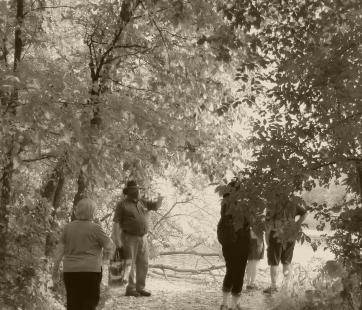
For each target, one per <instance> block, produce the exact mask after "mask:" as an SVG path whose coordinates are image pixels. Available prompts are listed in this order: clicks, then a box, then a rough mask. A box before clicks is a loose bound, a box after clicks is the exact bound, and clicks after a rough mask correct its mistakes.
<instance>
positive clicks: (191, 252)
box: [160, 250, 220, 257]
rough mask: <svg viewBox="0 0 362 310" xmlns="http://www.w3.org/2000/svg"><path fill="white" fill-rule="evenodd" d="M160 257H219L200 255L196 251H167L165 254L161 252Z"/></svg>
mask: <svg viewBox="0 0 362 310" xmlns="http://www.w3.org/2000/svg"><path fill="white" fill-rule="evenodd" d="M160 255H162V256H165V255H195V256H201V257H204V256H211V257H219V256H220V255H219V254H218V253H202V252H197V251H187V250H185V251H167V252H161V253H160Z"/></svg>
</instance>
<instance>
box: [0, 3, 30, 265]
mask: <svg viewBox="0 0 362 310" xmlns="http://www.w3.org/2000/svg"><path fill="white" fill-rule="evenodd" d="M23 17H24V0H17V1H16V26H15V39H14V41H15V42H14V43H15V44H14V45H15V50H14V73H16V70H17V68H18V66H19V63H20V60H21V53H22V49H23V42H22V39H21V36H22V26H23ZM17 104H18V90H17V89H16V88H15V89H14V90H13V93H12V94H11V95H10V98H9V102H8V107H9V109H8V111H9V112H10V113H12V114H13V115H14V116H15V114H16V106H17ZM10 139H11V141H10V143H9V149H8V151H7V153H6V163H5V166H4V169H3V172H2V176H1V180H2V182H1V190H0V194H1V199H0V266H4V264H5V262H6V254H7V232H8V225H9V212H8V206H9V204H10V198H11V191H12V188H11V182H12V176H13V168H14V159H13V155H14V146H15V136H14V135H12V136H11V137H10Z"/></svg>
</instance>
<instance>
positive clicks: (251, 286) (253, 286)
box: [246, 284, 258, 290]
mask: <svg viewBox="0 0 362 310" xmlns="http://www.w3.org/2000/svg"><path fill="white" fill-rule="evenodd" d="M246 289H247V290H257V289H258V287H257V286H256V285H255V284H248V285H247V286H246Z"/></svg>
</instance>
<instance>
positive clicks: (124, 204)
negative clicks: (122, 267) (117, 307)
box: [112, 181, 163, 297]
mask: <svg viewBox="0 0 362 310" xmlns="http://www.w3.org/2000/svg"><path fill="white" fill-rule="evenodd" d="M139 189H140V187H138V185H137V183H136V182H135V181H128V182H127V184H126V187H125V188H124V190H123V193H124V195H125V198H124V199H123V200H121V201H120V202H119V203H118V205H117V207H116V212H115V214H114V218H113V222H114V223H113V233H112V238H113V240H114V242H115V244H116V246H117V247H118V248H121V247H122V248H123V250H124V252H125V254H126V256H127V257H129V258H130V259H131V261H132V262H131V270H130V273H129V280H128V285H127V287H126V296H135V297H138V296H146V297H148V296H151V293H150V292H149V291H146V290H145V286H146V277H147V272H148V243H147V233H148V229H149V227H148V225H149V224H148V217H149V214H148V213H149V211H151V210H154V211H155V210H157V209H158V208H159V207H160V206H161V204H162V199H163V198H162V197H161V196H159V197H158V199H157V201H155V202H154V201H147V200H145V199H141V198H140V193H139Z"/></svg>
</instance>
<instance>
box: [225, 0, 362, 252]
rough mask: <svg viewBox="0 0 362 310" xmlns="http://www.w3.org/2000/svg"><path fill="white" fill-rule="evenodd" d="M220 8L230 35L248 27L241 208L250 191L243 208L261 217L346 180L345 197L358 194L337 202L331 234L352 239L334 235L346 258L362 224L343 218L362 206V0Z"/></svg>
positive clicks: (242, 71)
mask: <svg viewBox="0 0 362 310" xmlns="http://www.w3.org/2000/svg"><path fill="white" fill-rule="evenodd" d="M223 10H224V12H225V15H226V17H227V18H228V19H229V21H230V27H232V28H233V29H237V28H240V29H250V30H251V29H252V31H250V32H249V33H246V34H245V32H241V33H240V37H243V38H244V39H245V42H246V43H245V45H247V46H248V51H249V53H248V54H247V57H246V59H243V60H242V61H240V65H239V67H238V69H237V71H238V73H237V75H236V76H235V80H236V81H237V82H238V83H239V93H240V95H239V99H238V102H240V104H244V105H247V106H250V107H251V108H252V109H253V111H254V114H253V118H252V120H251V124H252V127H253V132H252V138H251V139H250V142H249V143H250V145H252V147H253V150H254V151H253V157H252V158H251V160H250V161H249V164H248V168H247V169H245V170H243V169H242V170H241V171H240V173H239V175H238V178H239V181H238V183H239V184H240V190H239V192H238V193H237V194H236V195H235V199H236V200H239V202H240V203H241V201H242V199H244V198H243V197H244V196H248V195H249V193H252V196H254V198H253V199H254V201H253V203H250V204H251V205H252V206H250V207H249V208H253V209H255V211H254V212H253V213H254V214H256V213H262V212H263V210H265V209H270V208H271V209H273V208H275V207H276V206H278V205H279V206H280V204H281V203H280V201H278V198H277V199H276V195H275V193H276V192H277V191H279V192H282V193H284V195H287V196H289V200H290V205H286V208H289V207H290V208H293V204H300V203H301V201H300V198H299V196H300V194H301V193H302V192H303V191H310V190H311V189H313V188H314V187H315V186H316V185H317V184H319V185H320V186H325V187H328V185H329V184H330V183H331V182H339V181H341V180H342V179H344V180H343V183H344V184H345V185H346V186H347V190H348V191H349V193H355V194H357V195H359V196H358V198H357V199H348V200H347V201H345V202H344V203H343V204H341V205H340V206H339V208H340V209H341V211H342V208H343V211H344V212H343V213H341V214H340V215H339V214H338V216H340V218H339V219H338V220H337V221H334V224H335V225H334V226H333V225H332V226H333V227H334V228H336V229H339V230H340V232H339V233H337V235H336V237H339V236H340V234H341V232H342V231H343V234H347V235H349V237H348V238H347V239H344V241H343V242H341V241H340V240H341V239H339V241H338V238H337V239H336V240H335V242H334V247H335V249H336V247H339V250H338V253H339V254H340V255H342V256H343V255H344V254H347V253H351V251H350V250H348V251H344V249H346V248H347V247H350V246H351V247H353V248H358V247H360V232H359V230H358V229H357V230H356V228H355V226H356V227H360V226H361V225H360V222H359V220H358V217H357V216H355V217H354V219H355V220H356V222H355V223H351V225H346V223H347V221H345V220H343V219H344V218H346V219H347V218H350V215H354V214H359V211H358V210H359V208H360V204H361V198H360V194H361V188H362V187H361V184H362V183H361V176H362V174H361V169H360V168H361V166H360V162H361V121H362V118H361V116H362V114H361V107H362V105H361V102H360V101H361V85H362V84H361V67H360V60H361V56H362V55H361V45H360V42H361V40H360V34H361V25H362V24H361V21H362V19H361V3H360V2H359V1H343V2H340V1H334V0H330V1H299V0H298V1H274V2H273V4H272V5H270V4H269V2H268V1H258V2H254V1H242V2H237V1H235V2H233V1H230V2H228V3H227V4H225V6H224V8H223ZM250 12H252V14H251V13H250ZM248 14H251V16H252V17H250V19H248V18H244V16H245V15H248ZM249 199H251V197H249ZM255 200H259V201H260V203H257V202H255ZM318 208H319V206H318V205H314V206H312V207H311V208H310V209H311V210H313V209H318ZM321 208H322V209H324V210H325V208H323V207H321ZM246 212H247V213H248V212H249V211H248V209H247V208H246ZM327 213H329V214H332V213H333V210H328V211H327ZM324 219H325V218H324ZM292 230H293V229H292ZM289 233H291V230H288V231H285V232H284V235H289ZM352 243H353V245H352ZM342 253H344V254H342ZM350 258H351V257H350Z"/></svg>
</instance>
